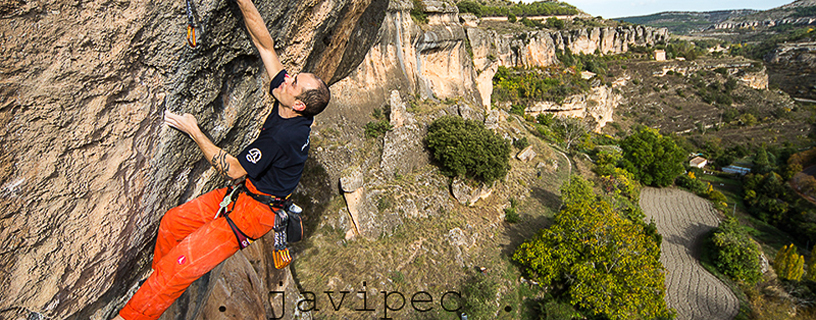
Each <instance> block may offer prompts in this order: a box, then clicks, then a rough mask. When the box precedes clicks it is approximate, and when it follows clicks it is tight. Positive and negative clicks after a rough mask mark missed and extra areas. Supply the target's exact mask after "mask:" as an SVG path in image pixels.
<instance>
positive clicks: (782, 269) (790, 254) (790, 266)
mask: <svg viewBox="0 0 816 320" xmlns="http://www.w3.org/2000/svg"><path fill="white" fill-rule="evenodd" d="M773 266H774V269H775V270H776V275H777V276H778V277H779V278H780V279H787V280H793V281H799V280H802V275H803V274H804V273H805V258H804V257H802V256H801V255H799V254H798V253H797V252H796V246H795V245H793V243H791V244H790V245H787V246H784V247H782V249H779V252H777V253H776V257H775V258H774V263H773Z"/></svg>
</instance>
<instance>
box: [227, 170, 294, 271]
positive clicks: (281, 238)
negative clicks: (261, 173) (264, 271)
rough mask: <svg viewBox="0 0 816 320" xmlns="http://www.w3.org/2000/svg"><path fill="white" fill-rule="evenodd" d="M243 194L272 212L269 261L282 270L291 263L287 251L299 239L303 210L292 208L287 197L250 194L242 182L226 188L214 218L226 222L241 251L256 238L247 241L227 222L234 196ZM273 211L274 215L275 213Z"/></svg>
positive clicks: (243, 234) (239, 230)
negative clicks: (270, 256) (290, 244)
mask: <svg viewBox="0 0 816 320" xmlns="http://www.w3.org/2000/svg"><path fill="white" fill-rule="evenodd" d="M240 193H245V194H246V195H248V196H250V197H251V198H252V199H255V201H258V202H260V203H263V204H265V205H267V206H269V207H270V209H272V212H275V215H276V217H275V225H274V226H273V227H272V230H275V244H274V246H273V249H272V260H273V261H274V263H275V268H277V269H282V268H285V267H286V266H287V265H289V263H291V262H292V254H291V253H290V252H289V243H294V242H298V241H300V240H301V239H302V238H303V221H302V218H301V213H302V212H303V209H301V208H300V206H298V205H296V204H295V203H294V202H293V201H292V199H290V198H289V197H288V196H287V197H285V198H278V197H272V196H267V195H260V194H255V193H252V192H250V191H249V190H248V189H247V188H246V185H245V180H242V181H239V182H237V183H235V184H233V185H230V186H229V187H227V192H226V194H225V195H224V200H222V201H221V204H220V207H219V208H218V212H216V214H215V218H218V216H220V215H223V216H224V218H225V219H226V220H227V223H228V224H229V226H230V229H232V233H233V234H235V238H236V239H237V240H238V246H239V247H240V248H241V249H244V248H246V247H248V246H249V245H250V244H252V242H253V241H255V240H256V239H253V238H250V237H249V236H247V235H246V234H245V233H243V232H242V231H241V229H239V228H238V227H237V226H236V225H235V223H234V222H233V221H232V219H230V217H229V214H230V212H232V209H229V205H230V204H231V203H232V204H233V206H232V208H233V209H235V204H234V203H235V200H237V197H236V195H237V194H240ZM275 209H277V212H276V210H275Z"/></svg>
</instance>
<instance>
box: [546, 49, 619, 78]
mask: <svg viewBox="0 0 816 320" xmlns="http://www.w3.org/2000/svg"><path fill="white" fill-rule="evenodd" d="M555 56H556V58H558V61H561V63H562V64H563V65H564V66H565V67H573V68H574V69H575V70H576V71H579V72H580V71H584V70H586V71H589V72H593V73H597V74H599V75H606V73H607V70H608V69H609V66H608V65H607V60H608V59H610V58H613V57H612V56H600V55H595V54H583V53H582V54H573V53H572V51H570V49H569V48H565V49H564V51H561V50H558V51H556V52H555Z"/></svg>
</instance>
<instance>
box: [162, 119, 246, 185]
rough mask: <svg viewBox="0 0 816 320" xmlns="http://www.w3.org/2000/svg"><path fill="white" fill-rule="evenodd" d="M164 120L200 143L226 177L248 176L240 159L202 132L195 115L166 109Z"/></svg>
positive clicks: (204, 151) (211, 161) (215, 166)
mask: <svg viewBox="0 0 816 320" xmlns="http://www.w3.org/2000/svg"><path fill="white" fill-rule="evenodd" d="M164 122H165V123H166V124H167V125H169V126H171V127H173V128H176V129H178V130H179V131H181V132H184V133H186V134H187V135H188V136H190V138H192V139H193V141H195V143H196V144H197V145H198V148H199V149H201V152H203V153H204V157H205V158H206V159H207V160H208V161H210V164H212V166H213V168H215V170H216V171H217V172H218V173H219V174H221V175H222V176H224V177H225V178H227V179H233V180H235V179H239V178H242V177H244V176H246V174H247V172H246V170H244V167H243V166H241V163H240V162H238V159H236V158H235V157H233V156H232V155H230V154H228V153H227V152H225V151H224V150H221V148H219V147H218V146H216V145H215V144H214V143H213V142H212V141H211V140H210V138H208V137H207V136H206V135H205V134H204V133H203V132H201V128H199V126H198V121H197V120H196V118H195V117H194V116H193V115H191V114H189V113H185V114H183V115H180V114H176V113H173V112H170V111H165V112H164Z"/></svg>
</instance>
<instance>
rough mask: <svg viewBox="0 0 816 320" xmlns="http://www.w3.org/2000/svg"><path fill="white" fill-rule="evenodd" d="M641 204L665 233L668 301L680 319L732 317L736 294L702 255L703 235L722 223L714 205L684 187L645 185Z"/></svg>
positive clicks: (663, 254)
mask: <svg viewBox="0 0 816 320" xmlns="http://www.w3.org/2000/svg"><path fill="white" fill-rule="evenodd" d="M640 206H641V208H643V211H645V212H646V216H647V217H648V218H654V220H655V223H656V224H657V229H658V231H659V232H660V234H662V235H663V244H662V245H661V248H660V249H661V250H662V254H661V256H660V262H662V263H663V265H664V266H665V267H666V271H667V274H666V302H667V303H668V305H669V307H672V308H674V309H675V310H677V320H685V319H711V320H720V319H722V320H730V319H733V318H734V316H736V315H737V311H738V309H739V301H738V300H737V297H736V296H734V293H732V292H731V290H730V289H729V288H728V287H726V286H725V284H723V283H722V282H721V281H720V280H718V279H717V278H715V277H714V276H713V275H711V274H710V273H708V272H707V271H706V270H705V269H703V267H702V266H701V265H700V263H699V262H698V260H697V258H698V257H699V247H700V244H701V241H702V237H703V236H704V235H705V234H706V233H707V232H708V231H709V230H711V229H712V228H715V227H716V226H717V225H718V223H719V222H718V221H717V216H716V214H715V213H714V209H713V208H712V207H711V204H710V203H709V202H708V201H706V200H704V199H702V198H700V197H697V196H695V195H694V194H691V193H689V192H686V191H682V190H679V189H665V188H664V189H655V188H644V189H643V192H642V193H641V195H640Z"/></svg>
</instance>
